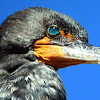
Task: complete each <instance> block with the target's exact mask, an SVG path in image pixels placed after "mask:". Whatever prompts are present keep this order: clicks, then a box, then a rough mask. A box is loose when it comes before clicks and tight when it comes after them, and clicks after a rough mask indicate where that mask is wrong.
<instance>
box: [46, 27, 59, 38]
mask: <svg viewBox="0 0 100 100" xmlns="http://www.w3.org/2000/svg"><path fill="white" fill-rule="evenodd" d="M59 33H60V31H59V28H58V26H56V25H52V26H50V27H49V28H48V30H47V36H51V37H55V36H56V35H58V34H59Z"/></svg>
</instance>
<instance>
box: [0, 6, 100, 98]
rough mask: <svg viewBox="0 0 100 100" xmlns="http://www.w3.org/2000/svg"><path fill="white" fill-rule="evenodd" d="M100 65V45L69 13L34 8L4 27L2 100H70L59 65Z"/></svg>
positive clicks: (0, 67)
mask: <svg viewBox="0 0 100 100" xmlns="http://www.w3.org/2000/svg"><path fill="white" fill-rule="evenodd" d="M82 63H89V64H95V63H96V64H100V48H99V47H95V46H92V45H90V44H88V37H87V33H86V31H85V30H84V28H82V27H81V26H80V25H79V23H78V22H76V21H75V20H73V19H72V18H70V17H69V16H66V15H63V14H60V13H58V12H55V11H52V10H49V9H47V8H41V7H34V8H28V9H25V10H20V11H19V12H16V13H15V14H13V15H11V16H9V17H8V18H7V19H6V20H5V21H4V22H3V23H2V24H1V27H0V100H66V96H65V90H64V87H63V84H62V82H61V80H60V78H59V76H58V75H57V73H56V70H58V69H59V68H64V67H67V66H70V65H76V64H82Z"/></svg>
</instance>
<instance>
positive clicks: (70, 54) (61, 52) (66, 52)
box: [34, 44, 100, 70]
mask: <svg viewBox="0 0 100 100" xmlns="http://www.w3.org/2000/svg"><path fill="white" fill-rule="evenodd" d="M34 55H35V56H36V57H37V58H38V61H39V62H42V63H45V64H47V65H50V66H53V67H54V68H55V70H58V69H59V68H64V67H67V66H71V65H77V64H83V63H87V64H100V55H99V54H95V55H94V54H93V52H92V51H91V52H86V50H85V51H84V50H82V49H74V48H71V47H67V46H58V45H37V44H36V45H34ZM93 55H94V56H93Z"/></svg>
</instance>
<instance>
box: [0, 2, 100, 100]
mask: <svg viewBox="0 0 100 100" xmlns="http://www.w3.org/2000/svg"><path fill="white" fill-rule="evenodd" d="M36 6H40V7H46V8H49V9H51V10H55V11H58V12H60V13H63V14H66V15H69V16H71V17H72V18H74V19H75V20H76V21H78V22H79V23H80V24H81V26H83V27H84V28H85V29H86V31H87V33H88V37H89V43H90V44H92V45H95V46H100V32H99V30H100V1H99V0H0V24H1V23H2V22H3V21H4V20H5V18H6V17H7V16H9V15H11V14H13V13H14V12H16V11H18V10H20V9H25V8H27V7H36ZM57 73H58V74H59V76H60V78H61V79H62V82H63V84H64V87H65V90H66V93H67V100H100V65H89V64H82V65H76V66H70V67H67V68H63V69H59V70H58V71H57Z"/></svg>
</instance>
